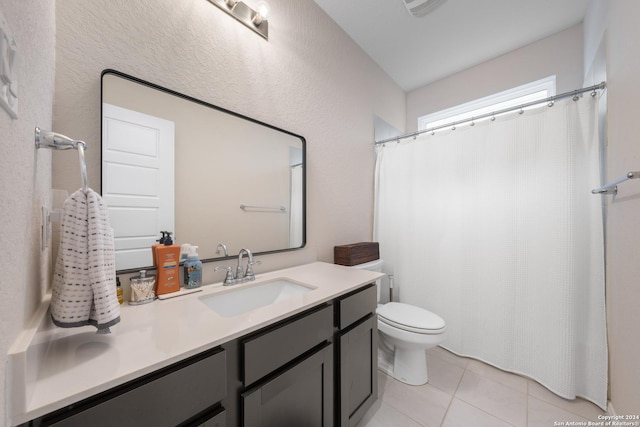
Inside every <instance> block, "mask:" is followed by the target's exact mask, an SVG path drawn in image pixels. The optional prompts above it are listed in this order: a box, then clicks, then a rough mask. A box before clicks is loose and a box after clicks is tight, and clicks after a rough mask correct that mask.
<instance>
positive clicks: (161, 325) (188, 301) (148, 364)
mask: <svg viewBox="0 0 640 427" xmlns="http://www.w3.org/2000/svg"><path fill="white" fill-rule="evenodd" d="M380 276H381V274H380V273H375V272H371V271H366V270H359V269H355V268H350V267H344V266H340V265H335V264H328V263H322V262H315V263H312V264H307V265H302V266H299V267H293V268H288V269H284V270H279V271H273V272H270V273H263V274H259V275H256V281H255V282H248V283H245V284H240V285H233V286H231V287H230V286H222V284H221V283H216V284H213V285H206V286H203V288H202V289H203V291H202V292H197V293H193V294H188V295H184V296H180V297H177V298H171V299H167V300H156V301H154V302H153V303H150V304H144V305H138V306H132V305H128V304H127V303H125V304H122V305H121V316H120V317H121V320H120V323H119V324H117V325H116V326H114V327H112V328H111V331H112V333H111V334H108V335H98V334H96V329H95V328H94V327H89V326H86V327H82V328H73V329H62V328H58V327H56V326H54V325H53V324H52V323H51V321H50V318H49V313H48V305H49V303H48V301H45V302H44V303H43V307H42V308H41V310H40V311H39V315H38V317H39V318H37V319H35V320H34V324H33V325H32V327H31V328H29V329H28V330H25V331H24V332H23V333H22V334H21V335H20V337H18V339H17V340H16V342H15V343H14V345H13V347H12V349H11V351H10V352H9V362H8V369H7V385H8V387H7V391H8V396H7V398H8V413H9V414H8V415H9V419H10V422H11V425H16V424H20V423H23V422H26V421H29V420H31V419H34V418H37V417H39V416H42V415H45V414H47V413H49V412H52V411H54V410H56V409H60V408H62V407H64V406H67V405H69V404H71V403H74V402H77V401H79V400H82V399H85V398H87V397H90V396H92V395H94V394H96V393H99V392H102V391H105V390H108V389H110V388H112V387H114V386H117V385H120V384H123V383H125V382H127V381H130V380H132V379H135V378H137V377H140V376H141V375H145V374H148V373H150V372H153V371H155V370H157V369H160V368H163V367H165V366H168V365H170V364H172V363H175V362H177V361H179V360H182V359H184V358H187V357H189V356H192V355H195V354H198V353H200V352H202V351H204V350H206V349H209V348H213V347H216V346H218V345H221V344H224V343H225V342H228V341H230V340H233V339H235V338H238V337H241V336H243V335H246V334H248V333H250V332H253V331H255V330H258V329H260V328H262V327H264V326H267V325H269V324H272V323H274V322H277V321H279V320H282V319H284V318H287V317H289V316H291V315H293V314H296V313H299V312H302V311H304V310H306V309H308V308H311V307H313V306H315V305H317V304H320V303H322V302H325V301H329V300H331V299H333V298H336V297H337V296H339V295H342V294H345V293H347V292H350V291H352V290H354V289H356V288H358V287H360V286H362V285H365V284H367V283H371V282H372V281H374V280H376V279H377V278H379V277H380ZM278 278H286V279H290V280H293V281H296V282H300V283H302V284H305V285H308V286H310V287H314V288H315V289H313V290H311V291H309V292H306V293H304V294H301V295H296V296H294V297H292V298H290V299H287V300H284V301H281V302H276V303H273V304H271V305H268V306H266V307H262V308H258V309H256V310H253V311H250V312H248V313H245V314H240V315H238V316H235V317H226V318H225V317H220V316H218V315H217V314H216V313H214V312H213V311H212V310H210V309H209V308H208V307H207V306H206V305H205V304H204V303H203V302H202V301H200V298H202V297H203V296H206V295H210V294H213V293H216V292H221V291H228V290H229V289H231V288H234V289H239V288H242V287H246V286H254V285H255V284H258V283H261V282H265V281H270V280H273V279H278Z"/></svg>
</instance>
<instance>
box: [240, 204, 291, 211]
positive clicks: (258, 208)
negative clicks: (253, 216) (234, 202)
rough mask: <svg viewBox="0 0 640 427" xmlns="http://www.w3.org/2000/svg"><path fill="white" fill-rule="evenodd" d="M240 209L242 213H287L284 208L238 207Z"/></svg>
mask: <svg viewBox="0 0 640 427" xmlns="http://www.w3.org/2000/svg"><path fill="white" fill-rule="evenodd" d="M240 209H242V210H243V211H258V212H259V211H266V212H287V208H285V207H284V206H250V205H240Z"/></svg>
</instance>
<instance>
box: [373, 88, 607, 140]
mask: <svg viewBox="0 0 640 427" xmlns="http://www.w3.org/2000/svg"><path fill="white" fill-rule="evenodd" d="M605 87H607V84H606V83H605V82H602V83H600V84H597V85H594V86H589V87H585V88H582V89H577V90H574V91H571V92H565V93H561V94H559V95H554V96H550V97H549V98H545V99H541V100H538V101H532V102H527V103H526V104H520V105H516V106H513V107H509V108H504V109H502V110H498V111H492V112H491V113H485V114H480V115H479V116H475V117H470V118H468V119H464V120H459V121H457V122H451V123H447V124H444V125H440V126H434V127H432V128H429V129H424V130H419V131H416V132H412V133H406V134H404V135H400V136H396V137H393V138H387V139H382V140H380V141H376V142H375V143H374V145H378V144H384V143H385V142H394V141H395V142H400V140H401V139H407V138H415V137H416V136H418V135H421V134H423V133H426V132H433V131H436V130H438V129H443V128H450V127H455V126H457V125H460V124H463V123H468V122H473V121H474V120H479V119H484V118H487V117H493V116H497V115H499V114H503V113H508V112H510V111H515V110H522V109H524V108H528V107H533V106H534V105H538V104H544V103H547V104H552V103H553V102H554V101H556V100H558V99H563V98H568V97H570V96H572V97H573V98H574V101H577V100H578V95H580V94H581V93H584V92H591V96H595V95H596V90H601V89H604V88H605ZM549 106H551V105H549Z"/></svg>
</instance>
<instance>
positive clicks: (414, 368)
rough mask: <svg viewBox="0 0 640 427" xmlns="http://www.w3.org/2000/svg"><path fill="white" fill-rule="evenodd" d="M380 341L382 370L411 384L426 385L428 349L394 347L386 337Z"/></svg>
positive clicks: (427, 377)
mask: <svg viewBox="0 0 640 427" xmlns="http://www.w3.org/2000/svg"><path fill="white" fill-rule="evenodd" d="M378 343H379V347H378V369H379V370H380V371H382V372H384V373H385V374H387V375H389V376H390V377H392V378H395V379H397V380H398V381H401V382H403V383H405V384H409V385H424V384H426V383H427V382H428V381H429V375H428V371H427V353H426V350H424V349H402V348H398V347H394V346H392V345H390V344H389V343H388V342H386V340H384V339H381V340H379V341H378Z"/></svg>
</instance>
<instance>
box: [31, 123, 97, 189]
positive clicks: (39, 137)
mask: <svg viewBox="0 0 640 427" xmlns="http://www.w3.org/2000/svg"><path fill="white" fill-rule="evenodd" d="M35 140H36V148H49V149H52V150H70V149H73V148H75V149H76V150H78V158H79V159H80V177H81V178H82V190H83V191H84V192H85V193H86V192H87V188H88V184H87V162H86V160H85V158H84V150H86V149H87V143H86V142H84V141H78V140H75V139H71V138H69V137H68V136H65V135H62V134H59V133H56V132H51V131H48V130H42V129H40V128H39V127H37V126H36V130H35Z"/></svg>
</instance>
